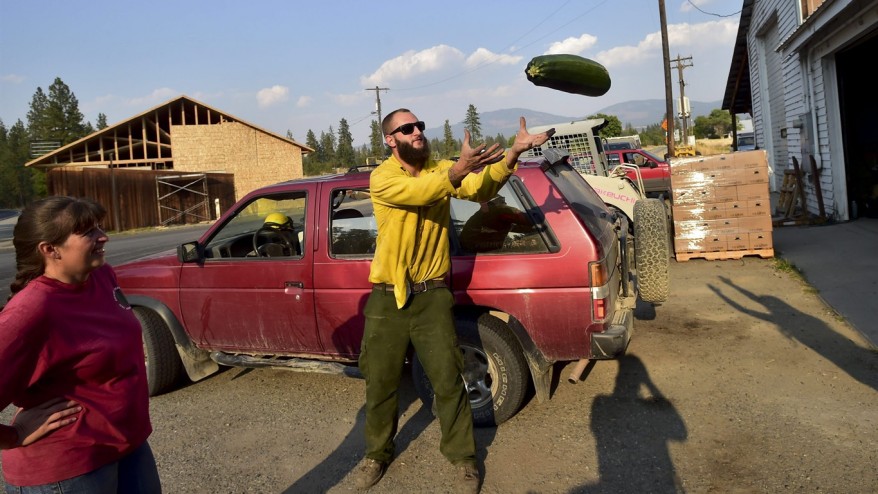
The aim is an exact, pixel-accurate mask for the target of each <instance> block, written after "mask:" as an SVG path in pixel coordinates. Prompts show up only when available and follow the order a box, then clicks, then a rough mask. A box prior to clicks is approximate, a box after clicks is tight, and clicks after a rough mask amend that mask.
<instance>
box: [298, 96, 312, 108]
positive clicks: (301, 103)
mask: <svg viewBox="0 0 878 494" xmlns="http://www.w3.org/2000/svg"><path fill="white" fill-rule="evenodd" d="M310 105H311V97H310V96H299V99H297V100H296V108H305V107H306V106H310Z"/></svg>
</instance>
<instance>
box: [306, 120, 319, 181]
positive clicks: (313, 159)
mask: <svg viewBox="0 0 878 494" xmlns="http://www.w3.org/2000/svg"><path fill="white" fill-rule="evenodd" d="M305 145H306V146H308V147H309V148H311V149H313V150H314V152H313V153H308V154H307V155H306V156H305V158H304V159H303V160H302V173H303V174H305V175H306V176H314V175H319V169H320V142H319V141H318V140H317V136H316V135H314V131H313V130H311V129H308V133H307V134H306V135H305Z"/></svg>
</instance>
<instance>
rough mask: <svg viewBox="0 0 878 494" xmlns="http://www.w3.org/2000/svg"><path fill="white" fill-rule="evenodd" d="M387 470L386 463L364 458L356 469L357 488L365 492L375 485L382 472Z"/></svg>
mask: <svg viewBox="0 0 878 494" xmlns="http://www.w3.org/2000/svg"><path fill="white" fill-rule="evenodd" d="M386 470H387V463H382V462H380V461H378V460H373V459H372V458H365V459H363V461H362V462H361V463H360V466H359V467H357V487H358V488H360V489H363V490H366V489H368V488H370V487H372V486H373V485H375V484H377V483H378V481H379V480H381V477H383V476H384V472H385V471H386Z"/></svg>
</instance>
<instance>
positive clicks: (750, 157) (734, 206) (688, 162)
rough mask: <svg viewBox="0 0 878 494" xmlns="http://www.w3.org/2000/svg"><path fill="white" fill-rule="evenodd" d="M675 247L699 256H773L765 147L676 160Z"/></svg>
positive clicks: (684, 255) (683, 254)
mask: <svg viewBox="0 0 878 494" xmlns="http://www.w3.org/2000/svg"><path fill="white" fill-rule="evenodd" d="M671 189H672V191H673V207H672V212H673V218H674V252H675V254H676V258H677V260H678V261H686V260H689V259H691V258H694V257H703V258H706V259H739V258H741V257H742V256H745V255H758V256H760V257H773V256H774V246H773V244H772V240H771V231H772V224H771V205H770V201H769V192H768V160H767V156H766V154H765V150H761V149H760V150H755V151H743V152H736V153H728V154H721V155H716V156H707V157H701V156H696V157H694V158H684V159H680V160H674V161H673V162H671Z"/></svg>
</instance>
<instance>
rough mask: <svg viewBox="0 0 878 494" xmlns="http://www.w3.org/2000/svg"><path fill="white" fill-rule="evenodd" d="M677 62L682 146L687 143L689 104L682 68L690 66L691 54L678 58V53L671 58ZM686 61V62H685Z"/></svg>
mask: <svg viewBox="0 0 878 494" xmlns="http://www.w3.org/2000/svg"><path fill="white" fill-rule="evenodd" d="M673 62H675V63H676V64H677V66H676V67H674V68H675V69H677V75H678V77H679V79H680V120H681V121H682V122H683V130H682V142H683V145H684V146H688V145H689V131H688V129H689V127H688V121H689V114H690V110H689V105H687V104H686V90H685V87H686V82H684V81H683V69H685V68H686V67H692V56H688V57H686V58H680V55H679V54H678V55H677V58H675V59H674V60H673ZM687 62H688V64H687Z"/></svg>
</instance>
